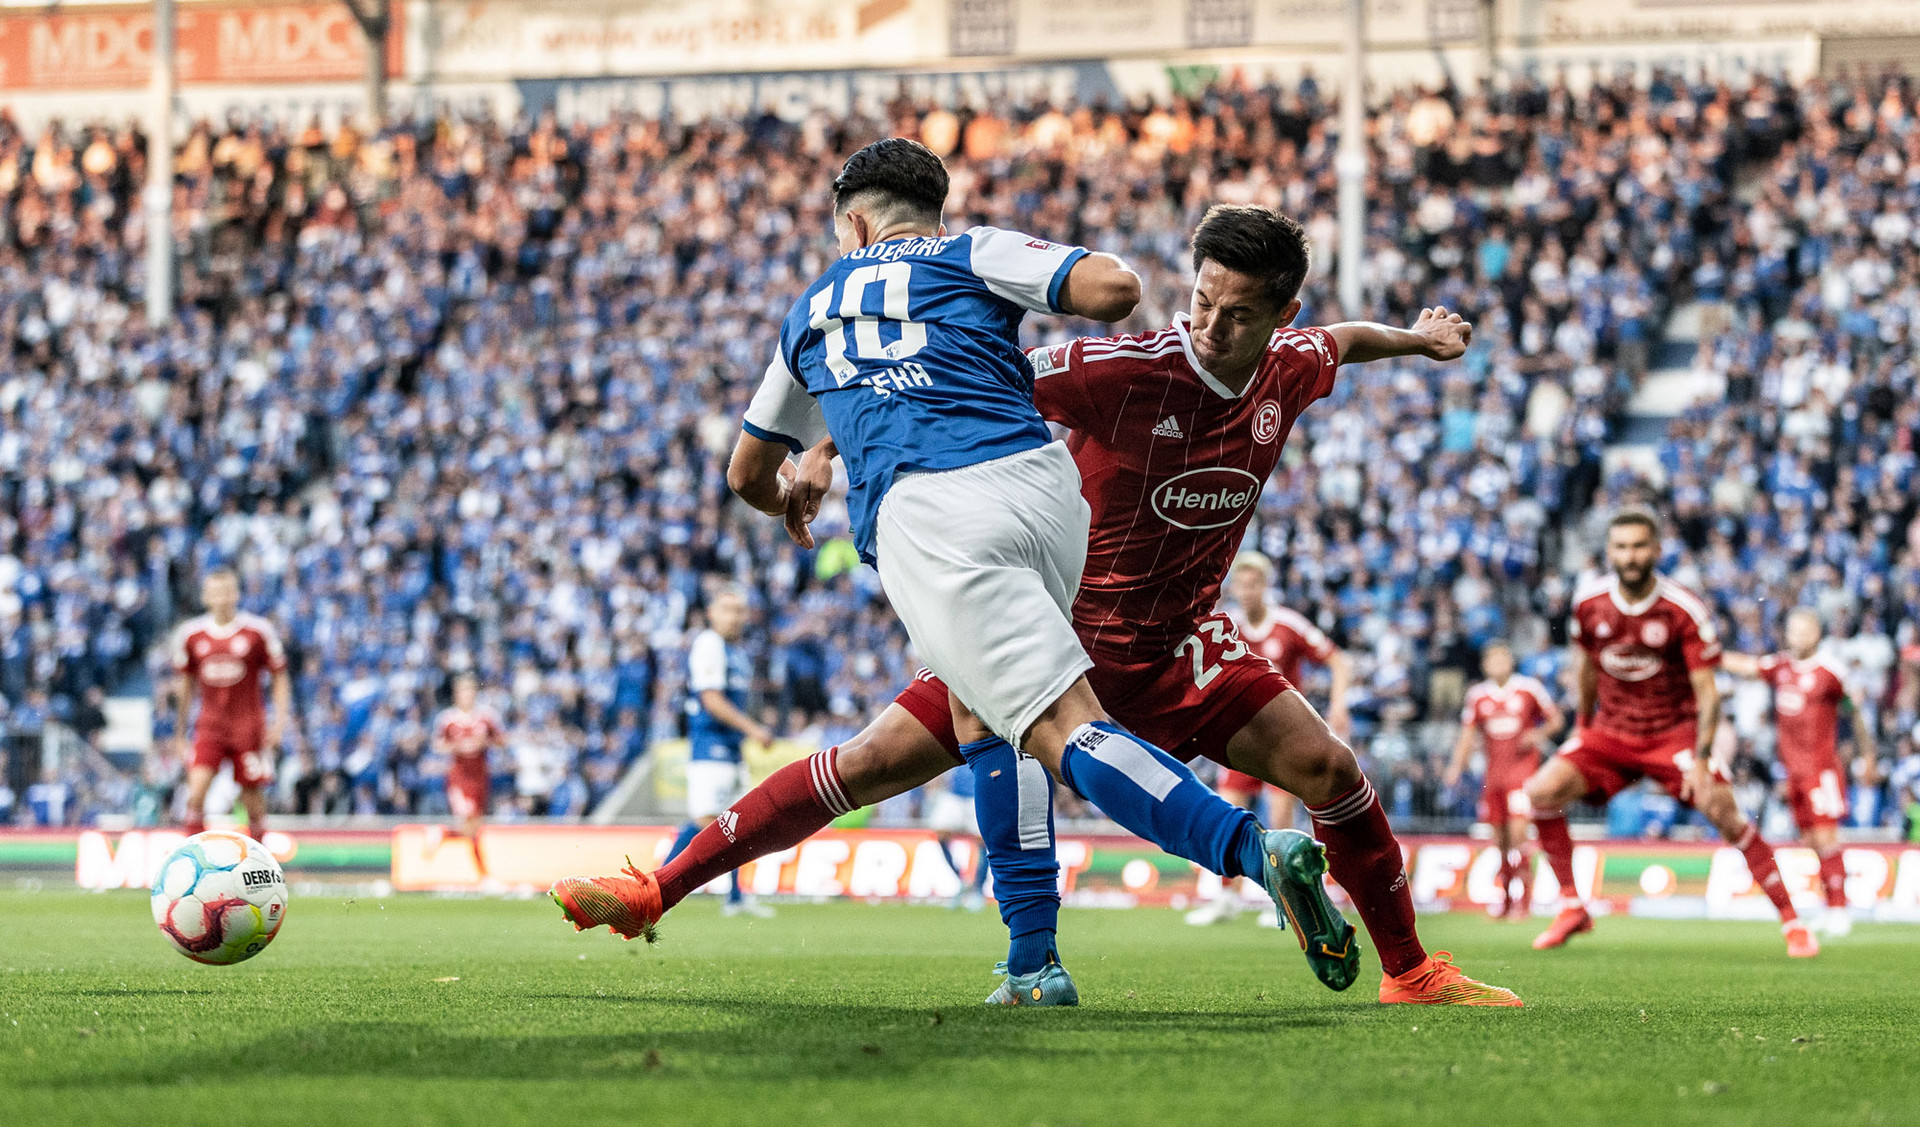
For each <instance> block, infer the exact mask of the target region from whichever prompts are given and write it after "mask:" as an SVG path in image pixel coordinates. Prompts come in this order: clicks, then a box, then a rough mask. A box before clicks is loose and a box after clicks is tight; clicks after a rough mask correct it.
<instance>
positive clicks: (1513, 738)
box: [1460, 673, 1553, 779]
mask: <svg viewBox="0 0 1920 1127" xmlns="http://www.w3.org/2000/svg"><path fill="white" fill-rule="evenodd" d="M1552 710H1553V697H1552V696H1551V695H1549V694H1548V692H1547V687H1546V686H1545V685H1542V684H1541V683H1540V682H1539V681H1536V680H1535V679H1533V678H1532V677H1528V676H1526V675H1524V674H1520V673H1516V674H1514V675H1513V676H1511V677H1509V678H1507V683H1506V684H1504V685H1496V684H1494V683H1493V682H1492V681H1482V682H1480V683H1479V684H1478V685H1475V686H1474V687H1473V688H1471V689H1468V690H1467V703H1466V706H1465V707H1464V708H1462V709H1461V711H1460V723H1461V724H1462V725H1463V726H1465V727H1468V728H1478V729H1479V730H1480V741H1481V743H1482V744H1484V745H1485V746H1486V750H1487V778H1489V779H1493V778H1508V777H1511V776H1513V775H1516V774H1526V773H1529V772H1531V771H1532V770H1533V769H1534V768H1535V767H1538V766H1539V765H1540V747H1539V745H1538V744H1536V743H1535V742H1534V741H1532V740H1530V739H1528V738H1527V737H1528V736H1529V735H1531V734H1532V732H1533V730H1534V729H1535V728H1537V727H1539V726H1540V725H1541V724H1543V723H1545V722H1546V719H1547V714H1548V713H1549V712H1551V711H1552Z"/></svg>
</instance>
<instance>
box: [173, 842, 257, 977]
mask: <svg viewBox="0 0 1920 1127" xmlns="http://www.w3.org/2000/svg"><path fill="white" fill-rule="evenodd" d="M286 918H287V878H286V875H285V874H284V873H282V872H281V871H280V863H279V862H278V861H275V860H274V859H273V854H271V853H269V852H267V847H266V846H264V845H261V844H260V843H259V842H257V841H255V840H253V839H252V838H250V837H247V836H246V835H245V834H240V833H234V832H232V831H228V830H208V831H207V832H206V833H201V834H195V835H193V836H192V837H190V838H188V839H187V840H186V841H185V842H183V843H181V846H180V848H178V849H176V850H174V851H173V853H172V854H171V855H169V856H168V857H167V859H166V861H165V862H163V863H162V864H161V866H160V872H159V874H158V875H157V876H155V877H154V880H153V922H154V923H156V924H158V925H160V934H161V935H163V936H165V937H166V940H167V942H169V943H171V944H173V946H174V949H175V950H177V951H179V952H180V953H181V954H182V955H185V956H186V957H187V958H189V959H192V960H193V961H194V962H196V963H209V964H212V965H214V966H226V965H228V964H230V963H240V962H245V961H246V960H248V959H251V958H253V957H254V956H255V955H258V954H259V953H260V952H262V951H264V950H266V948H267V944H269V943H271V942H273V937H274V936H275V935H277V934H279V931H280V925H281V923H283V922H284V921H285V920H286Z"/></svg>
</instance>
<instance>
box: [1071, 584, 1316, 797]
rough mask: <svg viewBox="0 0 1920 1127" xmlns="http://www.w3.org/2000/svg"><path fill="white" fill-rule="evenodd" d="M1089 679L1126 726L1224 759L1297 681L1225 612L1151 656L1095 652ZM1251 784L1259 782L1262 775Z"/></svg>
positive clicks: (1175, 751) (1169, 745) (1161, 743)
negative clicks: (1118, 657) (1251, 644)
mask: <svg viewBox="0 0 1920 1127" xmlns="http://www.w3.org/2000/svg"><path fill="white" fill-rule="evenodd" d="M1087 682H1088V683H1089V684H1091V685H1092V686H1093V692H1094V695H1096V696H1098V697H1099V698H1100V703H1101V704H1102V705H1103V706H1105V708H1106V710H1107V711H1108V712H1109V713H1110V714H1111V715H1112V716H1113V718H1114V719H1115V720H1117V721H1119V723H1120V726H1121V727H1123V728H1125V729H1127V730H1128V731H1130V732H1132V733H1133V734H1134V735H1136V736H1139V737H1140V738H1141V739H1143V740H1146V741H1147V742H1148V743H1150V744H1153V745H1154V746H1156V747H1159V748H1163V749H1165V750H1166V751H1167V753H1168V754H1170V755H1172V756H1173V757H1174V758H1176V759H1180V760H1184V761H1188V762H1191V761H1192V760H1193V759H1195V758H1196V757H1199V756H1205V757H1206V758H1208V759H1211V760H1213V761H1214V762H1215V763H1218V764H1220V765H1221V766H1223V767H1224V766H1226V765H1227V742H1228V741H1229V740H1231V739H1233V737H1234V736H1236V735H1238V734H1239V732H1240V729H1242V728H1244V727H1246V726H1247V724H1248V723H1249V722H1251V721H1252V720H1253V718H1254V717H1255V716H1256V715H1258V714H1259V712H1260V710H1261V709H1263V708H1265V707H1267V705H1268V703H1270V702H1271V701H1272V700H1273V698H1275V697H1277V696H1279V695H1280V694H1281V693H1284V692H1288V691H1291V690H1292V688H1293V685H1292V684H1290V683H1289V682H1288V681H1287V679H1286V678H1285V677H1282V676H1281V675H1280V671H1279V670H1277V669H1275V668H1274V667H1273V663H1272V662H1270V661H1268V660H1267V659H1266V658H1264V657H1261V656H1260V655H1259V654H1257V653H1254V652H1253V651H1252V650H1251V649H1249V648H1247V644H1246V643H1245V642H1243V641H1241V640H1240V635H1239V634H1237V633H1236V632H1235V631H1234V628H1233V622H1232V620H1230V619H1229V618H1227V616H1226V615H1224V614H1215V615H1210V616H1208V617H1207V618H1204V619H1202V620H1201V621H1200V628H1199V629H1198V630H1197V631H1195V632H1194V633H1193V634H1191V635H1189V636H1188V637H1186V638H1183V639H1182V640H1181V641H1180V644H1179V645H1177V646H1175V647H1174V648H1173V649H1171V650H1168V651H1165V652H1163V653H1160V654H1158V655H1156V656H1154V657H1152V658H1150V659H1149V660H1146V661H1137V662H1117V661H1103V660H1101V659H1099V658H1097V657H1096V658H1095V659H1094V663H1093V668H1092V669H1089V670H1088V671H1087ZM1249 778H1251V776H1249ZM1251 789H1254V790H1258V789H1259V783H1258V781H1257V780H1256V781H1255V783H1254V786H1253V788H1251Z"/></svg>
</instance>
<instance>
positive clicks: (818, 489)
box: [781, 446, 833, 548]
mask: <svg viewBox="0 0 1920 1127" xmlns="http://www.w3.org/2000/svg"><path fill="white" fill-rule="evenodd" d="M826 450H827V447H825V446H815V447H814V448H812V449H811V450H808V451H807V452H806V453H804V454H802V455H800V464H799V466H797V467H796V468H795V469H794V471H793V474H792V486H791V488H789V489H788V490H787V516H786V521H787V535H788V536H790V537H792V538H793V542H794V543H795V544H798V545H800V546H801V547H802V548H812V547H813V530H812V529H811V528H808V527H807V526H808V525H810V524H812V523H813V518H814V517H817V516H819V515H820V501H821V498H823V497H825V496H826V495H827V490H829V489H831V488H833V455H831V454H828V453H826V452H825V451H826ZM789 464H790V463H789ZM781 468H782V469H785V468H786V467H785V466H783V467H781Z"/></svg>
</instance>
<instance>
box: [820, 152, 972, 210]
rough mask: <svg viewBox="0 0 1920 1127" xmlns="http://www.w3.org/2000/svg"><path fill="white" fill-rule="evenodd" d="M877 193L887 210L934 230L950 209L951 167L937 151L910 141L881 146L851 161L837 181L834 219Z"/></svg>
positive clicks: (834, 179) (834, 182)
mask: <svg viewBox="0 0 1920 1127" xmlns="http://www.w3.org/2000/svg"><path fill="white" fill-rule="evenodd" d="M868 193H873V194H875V195H877V196H879V197H880V198H881V200H882V201H883V202H882V203H881V204H880V207H881V208H882V209H884V210H895V209H897V210H898V211H900V212H901V213H902V217H903V218H907V219H912V220H914V221H916V222H920V223H925V224H929V225H937V224H939V222H940V212H941V211H942V210H943V209H944V208H945V207H946V206H947V166H946V165H944V164H942V163H940V158H939V157H938V156H935V155H934V152H933V150H932V149H929V148H927V147H926V146H925V145H922V144H921V143H920V142H918V141H910V140H908V139H907V138H905V137H888V138H886V139H885V140H881V141H875V142H874V143H873V144H871V145H868V146H867V147H866V148H864V149H861V150H860V151H859V152H857V153H855V154H853V155H852V156H850V157H848V158H847V163H846V164H845V165H844V166H842V167H841V169H840V175H838V176H836V177H834V178H833V213H834V214H835V215H840V214H843V213H844V212H845V211H846V210H847V208H849V207H851V206H852V205H853V202H854V200H855V198H856V197H859V196H863V195H867V194H868Z"/></svg>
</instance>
